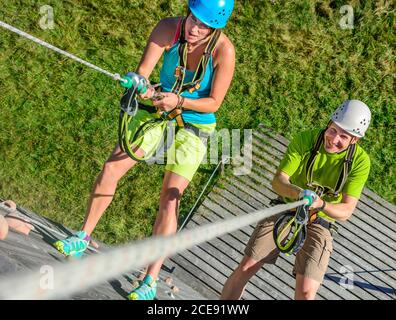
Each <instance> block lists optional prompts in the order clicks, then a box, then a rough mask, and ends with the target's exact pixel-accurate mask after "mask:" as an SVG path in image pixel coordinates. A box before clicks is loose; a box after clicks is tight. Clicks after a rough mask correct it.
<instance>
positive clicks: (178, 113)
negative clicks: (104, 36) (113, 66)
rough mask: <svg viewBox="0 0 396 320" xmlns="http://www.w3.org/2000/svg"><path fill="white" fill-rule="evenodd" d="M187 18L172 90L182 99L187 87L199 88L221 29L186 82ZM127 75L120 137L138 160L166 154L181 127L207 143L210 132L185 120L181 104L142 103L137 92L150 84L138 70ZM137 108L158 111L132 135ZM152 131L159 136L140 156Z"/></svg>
mask: <svg viewBox="0 0 396 320" xmlns="http://www.w3.org/2000/svg"><path fill="white" fill-rule="evenodd" d="M185 21H186V18H183V20H182V22H181V31H180V35H179V48H178V53H179V61H180V65H179V66H177V67H176V68H175V73H174V76H175V78H176V80H175V83H174V85H173V87H172V90H171V92H172V93H175V94H176V95H177V96H178V98H179V101H180V99H183V98H181V94H182V93H183V92H184V91H187V90H188V91H189V92H190V93H192V92H194V91H195V90H198V89H199V88H200V84H201V82H202V80H203V79H204V77H205V72H206V68H207V65H208V63H209V60H210V57H211V55H212V54H213V51H214V49H215V47H216V44H217V42H218V39H219V38H220V35H221V31H220V30H217V29H216V30H214V31H213V32H212V34H211V36H210V38H209V41H208V44H207V45H206V48H205V50H204V53H203V55H202V57H201V59H200V61H199V63H198V66H197V69H196V72H195V74H194V76H193V79H192V81H191V82H188V83H184V80H185V74H186V70H187V42H186V40H185ZM125 78H126V79H127V82H125V83H124V84H123V83H122V84H121V85H122V86H125V87H126V88H127V89H126V90H125V92H124V95H123V96H122V98H121V101H120V104H121V112H120V118H119V130H118V140H119V145H120V147H121V149H122V150H123V151H124V152H126V153H127V154H128V155H129V156H130V157H131V158H132V159H134V160H135V161H139V162H141V161H146V162H149V163H153V162H155V161H157V160H158V159H163V157H164V155H166V152H167V151H168V150H169V148H170V147H171V146H172V144H173V141H174V138H175V136H176V134H177V131H178V130H179V129H180V128H184V129H186V130H187V131H190V132H191V133H193V134H194V135H196V136H197V137H199V138H201V139H202V141H203V142H204V143H206V140H207V138H208V137H209V134H207V133H205V132H203V131H201V130H199V129H198V128H197V127H195V126H194V125H193V124H191V123H186V122H185V121H184V120H183V117H182V108H181V104H180V105H179V104H178V106H176V107H175V108H174V109H173V110H171V111H169V112H159V110H158V109H157V108H155V107H151V106H146V105H144V104H142V103H139V102H138V94H140V93H144V92H145V91H146V90H147V87H148V86H149V85H150V84H149V83H148V81H147V80H145V79H144V78H143V77H141V76H139V75H137V74H135V73H130V74H129V75H127V76H126V77H125ZM159 95H160V93H158V92H156V93H155V94H154V97H153V99H154V100H157V99H159V98H161V97H160V96H159ZM138 109H143V110H145V111H147V112H149V113H156V116H155V118H154V119H150V120H148V121H146V122H144V123H143V124H142V125H141V126H140V127H139V128H138V129H137V130H136V132H135V134H134V135H133V136H132V134H131V132H130V126H129V124H130V123H131V121H133V117H134V116H135V115H136V113H137V111H138ZM172 120H175V121H176V126H174V125H173V123H172ZM150 131H151V132H156V135H158V139H157V141H156V143H155V144H154V145H153V146H152V147H151V149H150V150H144V152H145V154H144V156H140V155H138V154H137V153H136V151H137V150H138V149H139V148H140V146H141V145H142V143H143V141H144V137H145V136H146V135H148V134H149V132H150Z"/></svg>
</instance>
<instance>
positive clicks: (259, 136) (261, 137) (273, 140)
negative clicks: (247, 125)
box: [253, 132, 287, 153]
mask: <svg viewBox="0 0 396 320" xmlns="http://www.w3.org/2000/svg"><path fill="white" fill-rule="evenodd" d="M253 135H254V137H255V138H257V139H259V140H261V141H263V142H265V143H268V144H270V145H272V146H273V147H274V148H275V149H277V150H278V151H280V152H283V153H285V152H286V149H287V146H285V144H283V143H281V142H279V141H278V138H279V136H276V138H273V137H271V136H269V135H267V134H265V133H263V132H255V133H253Z"/></svg>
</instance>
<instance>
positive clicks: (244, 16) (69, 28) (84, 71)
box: [0, 0, 396, 243]
mask: <svg viewBox="0 0 396 320" xmlns="http://www.w3.org/2000/svg"><path fill="white" fill-rule="evenodd" d="M273 2H274V4H272V2H271V1H258V0H257V1H237V4H236V9H235V12H234V14H233V16H232V19H231V21H230V23H229V25H228V27H227V30H226V33H227V35H228V36H229V37H230V38H231V40H232V41H233V42H234V44H235V46H236V52H237V67H236V72H235V77H234V81H233V84H232V87H231V88H230V91H229V93H228V95H227V97H226V99H225V101H224V103H223V105H222V107H221V109H220V110H219V111H218V113H217V116H218V125H219V127H220V128H222V127H228V128H254V127H256V126H257V125H258V124H259V123H264V124H265V125H267V126H269V127H271V128H273V130H274V131H276V132H279V133H281V134H283V135H285V136H286V137H287V138H291V136H292V135H293V134H295V133H296V132H298V131H300V130H303V129H306V128H313V127H317V126H323V125H325V124H326V122H327V119H328V116H329V114H330V113H331V112H332V111H333V110H334V109H335V108H336V107H337V106H338V104H339V103H340V102H341V101H342V100H344V99H346V98H356V99H360V100H363V101H365V102H366V103H367V104H368V105H369V106H370V107H371V109H372V112H373V122H372V126H371V128H370V130H369V131H368V134H367V138H365V139H364V140H363V141H362V146H363V147H364V148H365V149H366V150H367V152H368V153H369V155H370V157H371V160H372V171H371V174H370V177H369V181H368V183H367V186H368V187H369V188H371V189H372V190H374V191H375V192H377V193H378V194H379V195H380V196H382V197H384V198H385V199H387V200H389V201H391V202H393V203H395V200H396V199H395V198H396V196H395V184H396V183H395V181H396V179H395V162H394V158H395V157H396V154H395V147H394V145H395V143H394V141H395V139H396V137H395V121H394V120H395V106H396V98H395V74H396V68H395V52H394V44H395V43H396V37H395V33H394V30H395V6H394V4H393V1H349V2H348V4H350V5H352V6H353V8H354V14H355V20H354V26H355V27H354V29H352V30H342V29H341V28H340V27H339V25H338V21H339V20H340V18H341V14H340V13H339V9H340V7H341V6H342V5H344V4H346V3H345V2H344V1H296V2H294V1H273ZM185 3H186V1H181V0H180V1H175V0H173V1H165V0H164V1H151V2H148V1H137V0H129V1H126V0H124V1H116V0H107V1H98V0H69V1H59V0H58V1H54V0H45V1H33V0H26V1H6V2H5V3H2V6H1V8H0V20H2V21H4V22H6V23H9V24H11V25H14V26H15V27H17V28H20V29H22V30H24V31H26V32H28V33H31V34H33V35H34V36H36V37H38V38H41V39H43V40H45V41H47V42H49V43H51V44H54V45H56V46H58V47H60V48H62V49H65V50H67V51H68V52H71V53H73V54H76V55H77V56H79V57H81V58H83V59H85V60H87V61H89V62H91V63H94V64H96V65H98V66H100V67H102V68H104V69H107V70H109V71H111V72H118V73H120V74H124V73H126V72H127V71H129V70H134V69H135V68H136V65H137V63H138V61H139V59H140V56H141V54H142V52H143V49H144V46H145V42H146V39H147V37H148V35H149V33H150V31H151V29H152V28H153V27H154V25H155V23H156V22H157V21H158V20H159V19H160V18H164V17H167V16H172V15H181V14H183V13H184V12H185ZM45 4H47V5H51V6H52V7H53V8H54V13H55V28H54V29H53V30H42V29H41V28H40V27H39V25H38V21H39V20H40V18H41V15H40V13H39V8H40V6H41V5H45ZM0 35H1V36H0V110H1V116H0V128H1V130H0V163H1V166H0V196H1V197H2V198H10V199H13V200H15V201H16V202H17V203H18V204H20V205H22V206H25V207H27V208H30V209H32V210H34V211H37V212H39V213H41V214H43V215H45V216H48V217H50V218H52V219H54V220H56V221H59V222H61V223H64V224H66V225H68V226H70V227H72V228H76V229H77V228H79V227H80V225H81V223H82V221H83V218H84V214H85V207H86V202H87V200H88V196H89V191H90V190H91V187H92V184H93V182H94V180H95V178H96V176H97V174H98V173H99V171H100V169H101V166H102V165H103V163H104V161H105V160H106V158H107V156H108V155H109V153H110V152H111V150H112V148H113V147H114V144H115V142H116V139H117V119H118V112H119V110H118V103H119V97H120V93H121V92H122V89H121V88H120V86H118V85H117V84H116V83H115V82H113V81H112V80H111V79H110V78H108V77H106V76H104V75H102V74H100V73H98V72H96V71H93V70H91V69H89V68H87V67H85V66H82V65H80V64H78V63H75V62H73V61H71V60H69V59H67V58H65V57H63V56H60V55H58V54H56V53H53V52H51V51H49V50H48V49H46V48H43V47H41V46H38V45H37V44H35V43H33V42H31V41H28V40H26V39H24V38H21V37H20V36H17V35H15V34H13V33H11V32H8V31H6V30H3V29H2V30H0ZM392 44H393V45H392ZM158 71H159V69H158V68H157V69H156V70H155V73H154V76H153V78H154V79H155V78H158ZM213 168H214V166H213V165H212V166H210V165H205V166H202V167H201V168H200V169H199V171H198V173H197V175H196V176H195V178H194V180H193V182H192V183H191V185H190V186H189V188H188V190H187V191H186V194H185V195H184V198H183V201H182V205H181V215H182V216H183V215H185V214H186V213H187V212H188V211H189V208H190V207H191V206H192V205H193V203H194V201H195V200H196V198H197V196H198V194H199V193H200V191H201V188H202V186H203V185H204V184H205V182H206V180H207V179H208V177H209V175H210V173H211V170H213ZM162 176H163V167H160V166H147V165H139V166H138V168H135V169H134V170H131V172H130V173H128V174H127V176H126V177H124V178H123V179H122V180H121V181H120V183H119V187H118V189H117V193H116V195H115V199H114V201H113V203H112V204H111V206H110V207H109V209H108V210H107V212H106V214H105V215H104V217H103V218H102V220H101V221H100V223H99V225H98V227H97V229H96V231H95V234H94V235H95V236H96V237H98V238H99V239H101V240H105V241H107V242H108V243H120V242H124V241H127V240H130V239H137V238H142V237H145V236H147V235H149V234H150V233H151V227H152V224H153V222H154V219H155V215H156V212H157V208H158V200H159V191H160V188H161V179H162ZM148 195H149V196H148Z"/></svg>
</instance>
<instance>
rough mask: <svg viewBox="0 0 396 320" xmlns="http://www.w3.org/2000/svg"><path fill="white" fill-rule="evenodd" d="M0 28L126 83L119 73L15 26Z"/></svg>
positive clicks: (7, 25) (0, 25) (1, 25)
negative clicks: (96, 64) (109, 70)
mask: <svg viewBox="0 0 396 320" xmlns="http://www.w3.org/2000/svg"><path fill="white" fill-rule="evenodd" d="M0 27H3V28H5V29H7V30H9V31H12V32H15V33H16V34H19V35H20V36H22V37H25V38H26V39H29V40H32V41H34V42H36V43H38V44H40V45H42V46H44V47H46V48H48V49H50V50H53V51H55V52H58V53H60V54H63V55H64V56H66V57H68V58H70V59H73V60H74V61H77V62H79V63H81V64H84V65H86V66H87V67H89V68H92V69H94V70H96V71H99V72H101V73H103V74H105V75H107V76H109V77H110V78H112V79H113V80H117V81H124V80H123V79H122V78H121V77H120V75H119V74H118V73H111V72H108V71H106V70H104V69H102V68H99V67H97V66H95V65H93V64H92V63H89V62H87V61H85V60H83V59H80V58H79V57H76V56H75V55H73V54H71V53H68V52H66V51H64V50H62V49H59V48H57V47H55V46H53V45H52V44H49V43H48V42H45V41H43V40H40V39H38V38H36V37H34V36H32V35H30V34H28V33H26V32H24V31H22V30H19V29H17V28H15V27H13V26H10V25H9V24H7V23H5V22H3V21H0Z"/></svg>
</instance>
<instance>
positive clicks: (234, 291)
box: [220, 256, 264, 300]
mask: <svg viewBox="0 0 396 320" xmlns="http://www.w3.org/2000/svg"><path fill="white" fill-rule="evenodd" d="M263 265H264V262H262V261H256V260H254V259H252V258H250V257H247V256H244V257H243V259H242V261H241V263H240V264H239V266H238V267H237V268H236V269H235V270H234V272H233V273H232V274H231V276H230V277H229V278H228V279H227V281H226V283H225V284H224V288H223V291H222V293H221V297H220V300H239V299H240V298H241V297H242V294H243V292H244V291H245V287H246V284H247V283H248V281H249V279H250V278H251V277H253V276H254V275H255V274H256V273H257V271H259V270H260V268H261V267H262V266H263Z"/></svg>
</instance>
